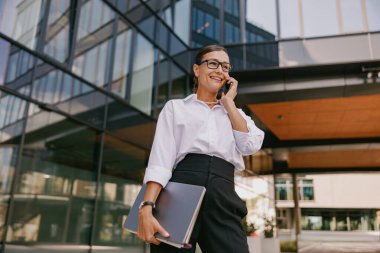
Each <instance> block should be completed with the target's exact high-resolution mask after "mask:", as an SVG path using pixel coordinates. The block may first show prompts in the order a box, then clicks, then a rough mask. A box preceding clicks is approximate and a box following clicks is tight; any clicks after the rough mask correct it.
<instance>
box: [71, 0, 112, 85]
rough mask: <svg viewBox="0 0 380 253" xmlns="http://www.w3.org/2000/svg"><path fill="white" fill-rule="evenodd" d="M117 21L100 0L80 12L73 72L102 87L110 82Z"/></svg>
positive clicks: (88, 4) (89, 4)
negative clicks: (107, 75) (111, 56)
mask: <svg viewBox="0 0 380 253" xmlns="http://www.w3.org/2000/svg"><path fill="white" fill-rule="evenodd" d="M113 19H114V12H112V11H111V10H110V8H109V7H108V6H107V5H106V4H104V3H103V2H102V1H100V0H94V1H87V2H85V3H84V4H83V6H82V8H81V11H80V18H79V23H78V34H77V45H76V50H75V59H74V63H73V67H72V71H73V72H74V73H75V74H77V75H79V76H82V77H83V78H85V79H86V80H88V81H90V82H92V83H94V84H96V85H98V86H103V85H104V83H105V81H106V73H107V67H108V66H107V65H106V63H107V58H108V57H109V51H110V50H109V46H110V41H111V39H110V38H111V36H112V24H113Z"/></svg>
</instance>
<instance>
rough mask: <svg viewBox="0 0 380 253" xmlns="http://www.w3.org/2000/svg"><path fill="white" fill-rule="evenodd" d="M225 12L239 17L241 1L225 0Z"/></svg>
mask: <svg viewBox="0 0 380 253" xmlns="http://www.w3.org/2000/svg"><path fill="white" fill-rule="evenodd" d="M224 11H225V12H226V13H229V14H231V15H233V16H235V17H239V0H224Z"/></svg>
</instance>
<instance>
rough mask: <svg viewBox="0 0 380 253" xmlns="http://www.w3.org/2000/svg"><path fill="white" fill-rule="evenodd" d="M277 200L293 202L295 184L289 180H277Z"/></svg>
mask: <svg viewBox="0 0 380 253" xmlns="http://www.w3.org/2000/svg"><path fill="white" fill-rule="evenodd" d="M275 188H276V199H277V200H293V182H292V180H291V179H288V178H277V179H276V182H275Z"/></svg>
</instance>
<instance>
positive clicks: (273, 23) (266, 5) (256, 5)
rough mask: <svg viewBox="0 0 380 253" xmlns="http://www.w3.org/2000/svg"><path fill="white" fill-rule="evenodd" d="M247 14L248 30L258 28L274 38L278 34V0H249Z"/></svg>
mask: <svg viewBox="0 0 380 253" xmlns="http://www.w3.org/2000/svg"><path fill="white" fill-rule="evenodd" d="M245 15H246V22H247V24H246V28H247V29H248V30H254V28H257V29H259V30H261V31H262V32H264V33H266V34H268V35H269V36H268V38H271V37H272V38H273V40H274V38H275V37H276V36H277V18H276V0H247V8H246V14H245ZM249 26H252V27H249Z"/></svg>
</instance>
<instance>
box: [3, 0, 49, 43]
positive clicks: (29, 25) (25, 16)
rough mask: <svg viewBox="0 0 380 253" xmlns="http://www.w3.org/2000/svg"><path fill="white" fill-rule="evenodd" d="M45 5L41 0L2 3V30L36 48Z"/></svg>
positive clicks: (17, 0)
mask: <svg viewBox="0 0 380 253" xmlns="http://www.w3.org/2000/svg"><path fill="white" fill-rule="evenodd" d="M2 2H4V1H2ZM44 6H45V5H43V2H42V1H41V0H35V1H28V0H14V1H5V2H4V3H2V5H0V7H1V9H0V14H1V15H0V31H1V32H2V33H4V34H6V35H8V36H9V37H11V38H13V39H14V40H16V41H18V42H20V43H22V44H24V45H25V46H27V47H29V48H31V49H36V45H37V39H38V36H39V32H40V31H39V29H40V28H39V26H40V24H41V18H42V15H43V13H44Z"/></svg>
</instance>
